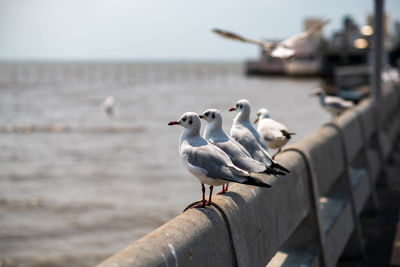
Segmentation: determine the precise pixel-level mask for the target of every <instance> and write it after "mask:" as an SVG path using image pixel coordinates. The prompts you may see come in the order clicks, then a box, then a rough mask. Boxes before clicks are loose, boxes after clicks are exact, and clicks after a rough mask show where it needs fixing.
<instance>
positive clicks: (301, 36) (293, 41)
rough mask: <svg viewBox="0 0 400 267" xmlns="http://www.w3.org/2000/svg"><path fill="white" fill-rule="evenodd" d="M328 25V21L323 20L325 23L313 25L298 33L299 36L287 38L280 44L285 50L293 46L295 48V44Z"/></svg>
mask: <svg viewBox="0 0 400 267" xmlns="http://www.w3.org/2000/svg"><path fill="white" fill-rule="evenodd" d="M328 23H329V20H325V21H323V22H321V23H319V24H317V25H315V26H314V27H311V28H310V29H309V30H307V31H305V32H302V33H299V34H296V35H294V36H291V37H289V38H287V39H286V40H284V41H282V42H280V44H281V45H283V46H284V47H287V48H293V46H295V45H296V44H297V43H299V42H301V41H303V40H304V39H307V38H308V37H310V36H312V35H314V34H316V33H318V32H320V31H321V30H322V29H323V28H324V27H325V25H326V24H328Z"/></svg>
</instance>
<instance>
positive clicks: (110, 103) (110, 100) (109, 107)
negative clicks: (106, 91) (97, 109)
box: [102, 96, 114, 118]
mask: <svg viewBox="0 0 400 267" xmlns="http://www.w3.org/2000/svg"><path fill="white" fill-rule="evenodd" d="M102 107H103V110H104V111H105V112H106V113H107V115H108V116H109V117H110V118H111V117H112V116H114V97H113V96H107V97H106V99H105V100H104V101H103V103H102Z"/></svg>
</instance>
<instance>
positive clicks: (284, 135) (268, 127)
mask: <svg viewBox="0 0 400 267" xmlns="http://www.w3.org/2000/svg"><path fill="white" fill-rule="evenodd" d="M257 122H258V126H257V132H258V133H259V134H260V135H261V137H262V138H264V140H265V142H266V143H267V147H268V148H270V149H278V151H277V152H276V153H275V155H274V156H272V158H274V157H275V156H276V155H277V154H278V153H279V152H281V149H282V147H283V146H284V145H286V143H287V142H289V140H290V138H292V135H295V134H296V133H291V132H289V131H288V129H287V128H286V126H285V125H283V124H282V123H280V122H277V121H276V120H274V119H271V116H270V114H269V111H268V110H267V109H265V108H262V109H260V110H258V112H257V119H256V120H255V121H254V124H256V123H257Z"/></svg>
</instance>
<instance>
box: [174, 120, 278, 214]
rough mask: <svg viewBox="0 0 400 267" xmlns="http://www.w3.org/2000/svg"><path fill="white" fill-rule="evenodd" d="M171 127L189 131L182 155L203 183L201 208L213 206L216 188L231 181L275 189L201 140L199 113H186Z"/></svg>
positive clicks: (191, 171) (184, 133)
mask: <svg viewBox="0 0 400 267" xmlns="http://www.w3.org/2000/svg"><path fill="white" fill-rule="evenodd" d="M168 125H180V126H182V127H184V128H185V130H184V131H183V133H182V135H181V138H180V144H179V154H180V156H181V158H182V160H183V163H184V165H185V166H186V168H187V169H188V170H189V172H190V173H191V174H193V175H194V176H195V177H197V178H198V179H199V180H200V183H201V189H202V192H203V198H202V204H201V205H199V206H202V207H205V205H206V204H207V205H210V204H211V196H212V190H213V187H214V186H219V185H224V184H226V183H229V182H234V183H240V184H247V185H255V186H259V187H271V186H270V185H269V184H266V183H264V182H262V181H261V180H259V179H257V178H256V177H252V176H251V173H250V172H248V171H245V170H242V169H240V168H238V167H236V166H235V165H234V164H233V163H232V161H231V160H230V158H229V156H228V155H227V154H226V153H225V152H224V151H222V150H221V149H220V148H219V147H217V146H215V145H213V144H211V143H209V142H208V141H207V140H206V139H204V138H203V137H201V136H200V127H201V121H200V118H199V116H198V115H197V114H196V113H194V112H186V113H184V114H183V115H182V116H181V118H180V119H179V120H177V121H171V122H170V123H168ZM204 184H207V185H209V186H210V195H209V198H208V201H206V199H205V186H204Z"/></svg>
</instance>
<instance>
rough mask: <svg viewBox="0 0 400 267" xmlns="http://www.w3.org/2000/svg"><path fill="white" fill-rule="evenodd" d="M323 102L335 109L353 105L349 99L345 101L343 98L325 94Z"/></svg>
mask: <svg viewBox="0 0 400 267" xmlns="http://www.w3.org/2000/svg"><path fill="white" fill-rule="evenodd" d="M325 103H326V104H327V105H329V106H331V107H333V108H337V109H347V108H351V107H352V106H353V103H352V102H350V101H346V100H344V99H341V98H338V97H333V96H326V97H325Z"/></svg>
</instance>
